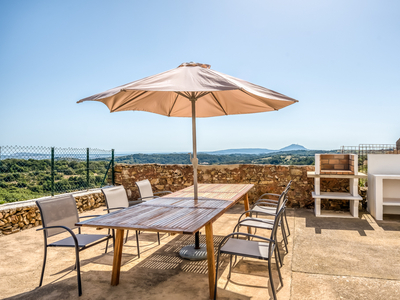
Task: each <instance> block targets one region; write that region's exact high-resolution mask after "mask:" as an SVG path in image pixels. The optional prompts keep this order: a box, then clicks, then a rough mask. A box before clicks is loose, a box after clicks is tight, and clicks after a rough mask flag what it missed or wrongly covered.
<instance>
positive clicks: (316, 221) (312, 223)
mask: <svg viewBox="0 0 400 300" xmlns="http://www.w3.org/2000/svg"><path fill="white" fill-rule="evenodd" d="M363 213H364V212H362V211H360V217H359V218H329V217H326V218H325V217H316V216H315V215H314V212H313V211H312V210H304V209H302V210H297V211H296V217H300V218H305V220H306V227H312V228H315V233H316V234H321V230H322V229H327V230H351V231H358V233H359V234H360V235H361V236H366V233H365V231H366V230H371V231H373V230H374V228H373V227H372V226H371V224H370V223H369V222H368V221H367V220H365V219H363V218H362V215H363Z"/></svg>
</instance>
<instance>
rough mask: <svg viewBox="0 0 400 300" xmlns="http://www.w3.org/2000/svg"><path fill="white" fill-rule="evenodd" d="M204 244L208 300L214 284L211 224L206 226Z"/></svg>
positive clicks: (211, 294)
mask: <svg viewBox="0 0 400 300" xmlns="http://www.w3.org/2000/svg"><path fill="white" fill-rule="evenodd" d="M206 244H207V261H208V286H209V290H210V299H213V298H214V284H215V256H214V237H213V228H212V223H211V222H210V223H208V224H207V225H206Z"/></svg>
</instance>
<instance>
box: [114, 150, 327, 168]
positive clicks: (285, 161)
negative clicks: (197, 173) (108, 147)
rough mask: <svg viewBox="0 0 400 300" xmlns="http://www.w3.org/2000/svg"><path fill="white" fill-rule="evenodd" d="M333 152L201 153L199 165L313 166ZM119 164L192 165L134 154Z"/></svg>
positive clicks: (181, 157) (180, 158) (177, 157)
mask: <svg viewBox="0 0 400 300" xmlns="http://www.w3.org/2000/svg"><path fill="white" fill-rule="evenodd" d="M327 152H333V151H316V150H297V151H283V152H273V153H268V154H257V155H256V154H229V155H214V154H204V153H199V154H198V159H199V163H200V164H203V165H225V164H271V165H313V164H314V155H315V154H316V153H327ZM115 161H116V162H117V163H126V164H149V163H156V164H190V159H189V154H185V153H171V154H140V153H139V154H132V155H126V156H121V157H117V158H116V159H115Z"/></svg>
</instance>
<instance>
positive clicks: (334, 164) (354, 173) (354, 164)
mask: <svg viewBox="0 0 400 300" xmlns="http://www.w3.org/2000/svg"><path fill="white" fill-rule="evenodd" d="M307 176H308V177H313V178H314V192H313V193H312V197H313V198H314V199H315V200H314V203H315V209H314V211H315V216H317V217H341V218H343V217H346V218H348V217H350V218H351V217H354V218H358V205H359V201H360V200H362V197H361V196H360V195H358V179H359V178H366V177H367V175H366V174H363V173H359V172H358V155H356V154H315V172H307ZM321 178H328V179H329V178H348V179H349V185H350V192H349V193H344V192H321ZM321 199H330V200H348V201H350V205H349V206H350V212H348V213H344V214H338V213H335V212H333V211H321Z"/></svg>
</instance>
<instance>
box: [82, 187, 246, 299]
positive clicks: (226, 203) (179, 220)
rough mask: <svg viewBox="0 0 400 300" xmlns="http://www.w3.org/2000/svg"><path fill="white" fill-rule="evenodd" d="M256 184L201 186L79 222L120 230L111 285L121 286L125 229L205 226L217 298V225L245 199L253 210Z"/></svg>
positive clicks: (194, 229) (170, 229)
mask: <svg viewBox="0 0 400 300" xmlns="http://www.w3.org/2000/svg"><path fill="white" fill-rule="evenodd" d="M253 187H254V185H253V184H199V185H198V200H194V189H193V186H190V187H187V188H185V189H183V190H180V191H177V192H175V193H172V194H168V195H166V196H164V197H160V198H156V199H153V200H149V201H146V202H143V203H140V204H138V205H135V206H131V207H128V208H126V209H122V210H119V211H116V212H112V213H109V214H106V215H103V216H100V217H97V218H93V219H88V220H85V221H82V222H79V223H77V224H76V225H77V226H87V227H96V228H111V229H115V230H116V234H115V245H114V260H113V267H112V275H111V285H118V284H119V277H120V269H121V258H122V248H123V240H124V230H144V231H153V232H168V233H177V234H192V235H193V234H195V233H196V232H198V231H199V230H200V229H201V228H203V227H205V233H206V248H207V261H208V280H209V292H210V299H211V298H213V297H214V283H215V257H214V242H213V222H215V221H216V220H217V219H218V218H219V217H220V216H221V215H222V214H224V213H225V212H226V211H227V210H228V209H229V208H231V207H232V206H233V205H235V204H236V203H237V202H238V201H239V200H240V199H241V198H243V200H244V209H245V210H249V198H248V192H249V191H250V190H251V189H252V188H253Z"/></svg>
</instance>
